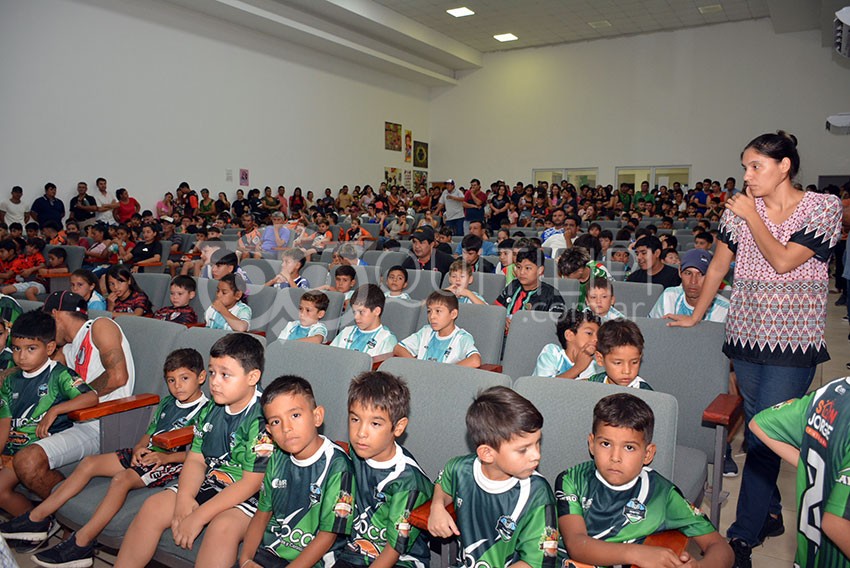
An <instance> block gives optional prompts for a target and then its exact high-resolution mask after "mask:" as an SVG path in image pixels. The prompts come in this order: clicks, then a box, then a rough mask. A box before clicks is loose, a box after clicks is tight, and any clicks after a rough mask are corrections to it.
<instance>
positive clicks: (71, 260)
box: [44, 245, 86, 272]
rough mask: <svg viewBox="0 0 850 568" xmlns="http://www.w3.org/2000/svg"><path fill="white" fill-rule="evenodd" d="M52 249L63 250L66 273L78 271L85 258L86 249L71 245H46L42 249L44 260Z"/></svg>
mask: <svg viewBox="0 0 850 568" xmlns="http://www.w3.org/2000/svg"><path fill="white" fill-rule="evenodd" d="M54 248H61V249H64V250H65V265H66V266H67V267H68V272H74V271H75V270H79V269H80V268H82V267H83V258H85V256H86V249H85V248H84V247H78V246H71V245H47V246H46V247H44V258H47V254H48V253H49V252H50V249H54Z"/></svg>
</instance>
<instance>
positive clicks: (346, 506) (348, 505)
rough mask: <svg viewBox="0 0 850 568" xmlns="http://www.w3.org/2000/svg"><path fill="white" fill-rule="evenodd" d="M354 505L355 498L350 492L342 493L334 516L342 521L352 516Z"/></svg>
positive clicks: (338, 498)
mask: <svg viewBox="0 0 850 568" xmlns="http://www.w3.org/2000/svg"><path fill="white" fill-rule="evenodd" d="M353 505H354V497H352V496H351V493H349V492H348V491H344V490H343V491H340V492H339V495H338V496H337V498H336V504H335V505H334V515H336V516H337V517H339V518H340V519H344V518H346V517H348V515H350V514H351V511H352V509H354V507H353Z"/></svg>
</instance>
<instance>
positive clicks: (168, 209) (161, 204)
mask: <svg viewBox="0 0 850 568" xmlns="http://www.w3.org/2000/svg"><path fill="white" fill-rule="evenodd" d="M173 216H174V194H173V193H171V192H170V191H166V192H165V197H163V199H162V201H157V202H156V218H157V219H160V218H162V217H173Z"/></svg>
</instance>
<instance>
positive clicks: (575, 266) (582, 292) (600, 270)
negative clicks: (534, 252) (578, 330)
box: [558, 247, 611, 310]
mask: <svg viewBox="0 0 850 568" xmlns="http://www.w3.org/2000/svg"><path fill="white" fill-rule="evenodd" d="M558 275H559V276H560V277H561V278H570V279H572V280H578V282H579V285H578V302H577V303H576V309H579V310H583V309H584V308H586V307H587V304H586V303H585V302H586V297H587V289H588V282H590V280H591V279H592V278H606V279H610V278H611V275H610V274H609V273H608V269H607V268H605V265H604V264H602V263H601V262H596V261H595V260H592V259H591V258H590V252H589V251H588V250H587V249H586V248H582V247H572V248H568V249H567V250H565V251H564V252H563V253H562V254H561V256H559V257H558Z"/></svg>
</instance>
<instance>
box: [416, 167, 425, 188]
mask: <svg viewBox="0 0 850 568" xmlns="http://www.w3.org/2000/svg"><path fill="white" fill-rule="evenodd" d="M423 184H424V185H425V187H428V172H427V171H425V170H413V185H414V187H419V186H420V185H423Z"/></svg>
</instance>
